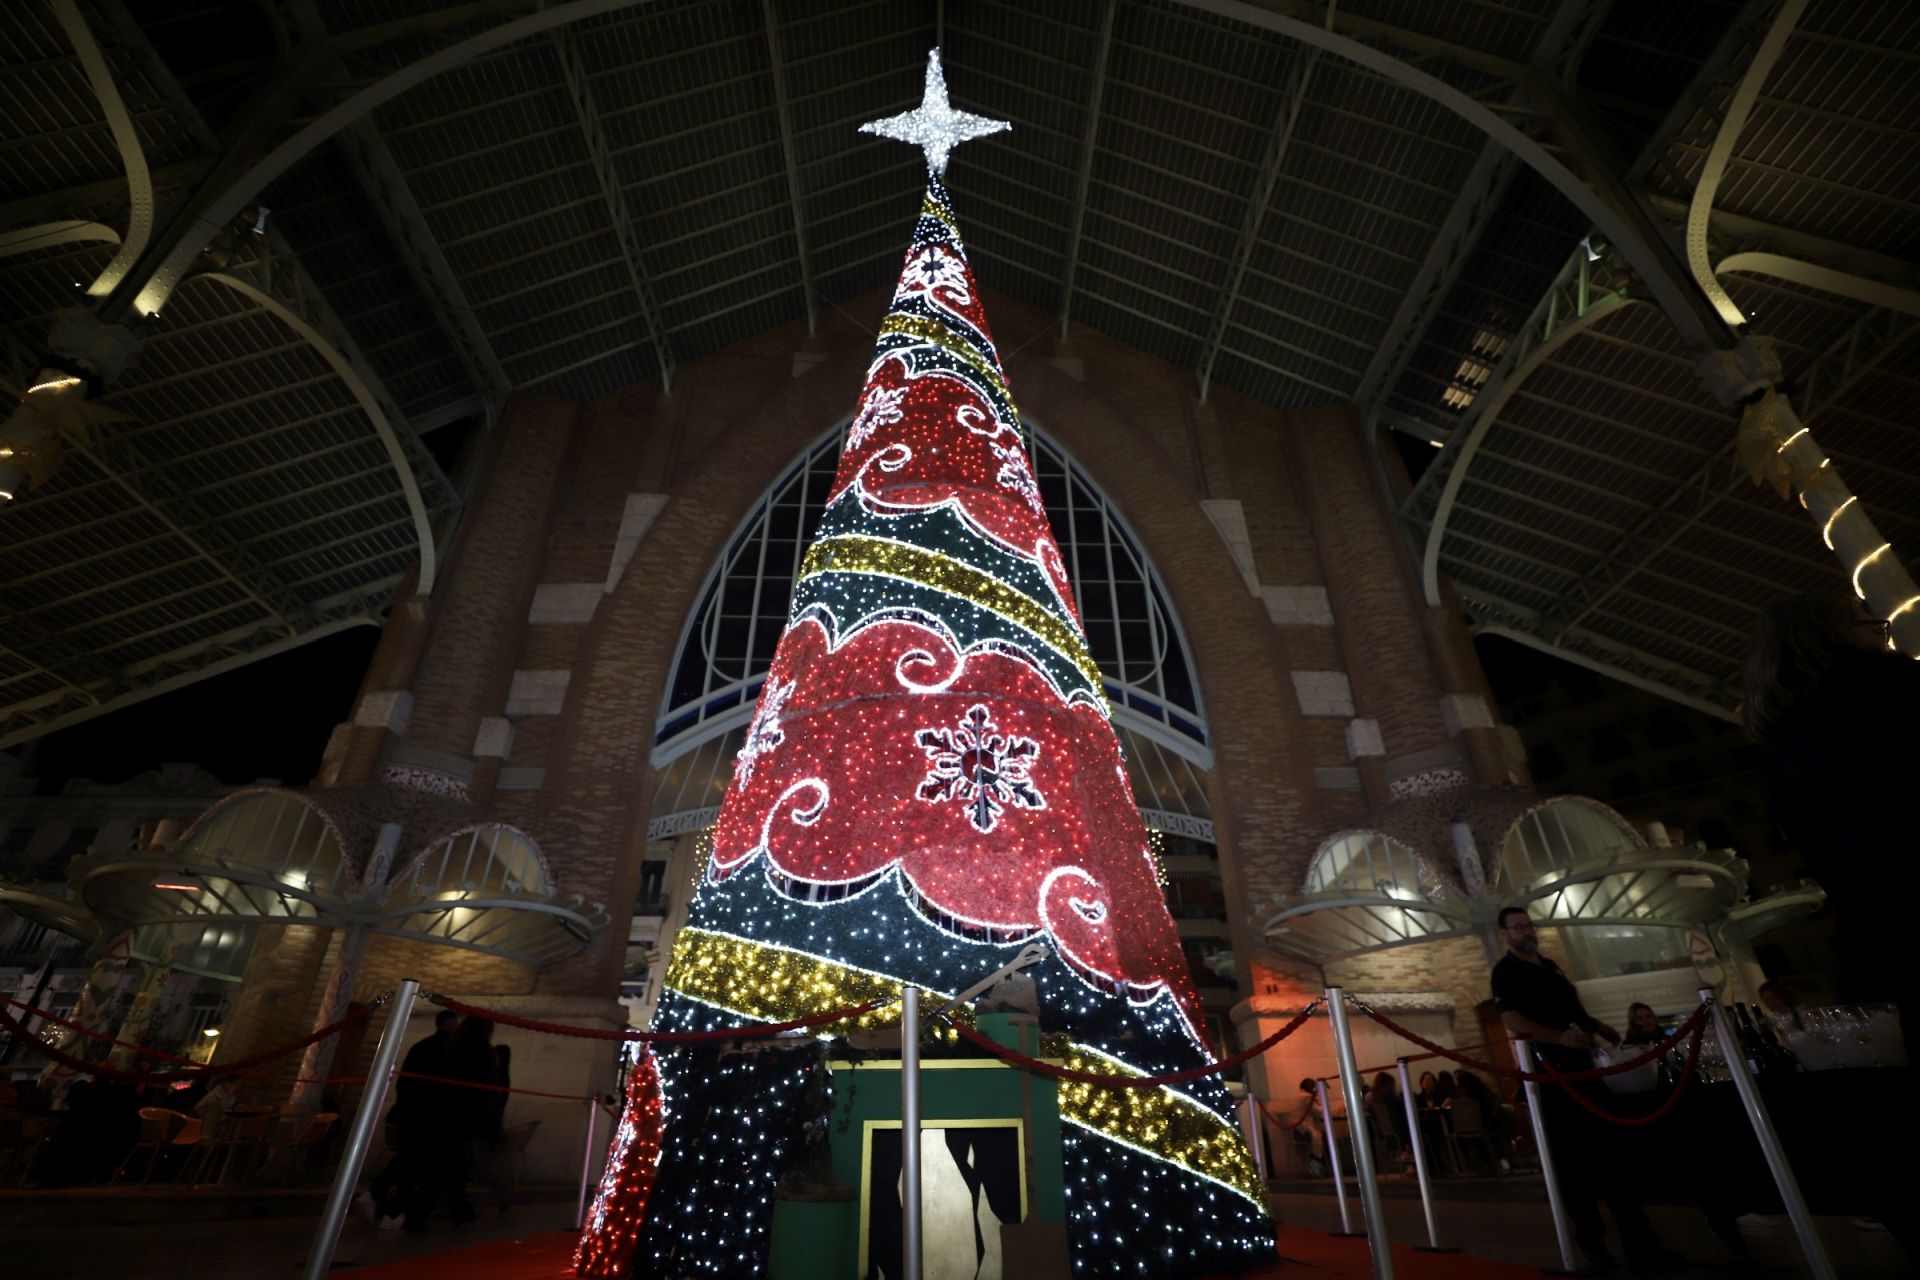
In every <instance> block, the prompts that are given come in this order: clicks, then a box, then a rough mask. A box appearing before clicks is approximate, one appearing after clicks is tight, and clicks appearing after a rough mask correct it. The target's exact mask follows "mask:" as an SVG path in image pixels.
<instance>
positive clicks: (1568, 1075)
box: [1355, 1001, 1707, 1084]
mask: <svg viewBox="0 0 1920 1280" xmlns="http://www.w3.org/2000/svg"><path fill="white" fill-rule="evenodd" d="M1355 1003H1356V1004H1359V1002H1358V1001H1355ZM1359 1009H1360V1012H1362V1013H1364V1014H1366V1015H1367V1016H1368V1017H1369V1018H1372V1019H1373V1020H1374V1021H1375V1022H1377V1023H1379V1024H1380V1025H1381V1026H1383V1027H1385V1028H1386V1029H1387V1030H1389V1031H1391V1032H1393V1033H1394V1034H1395V1035H1397V1036H1400V1037H1401V1038H1403V1039H1406V1040H1411V1041H1412V1042H1413V1043H1415V1044H1417V1045H1419V1046H1420V1047H1421V1048H1423V1049H1431V1050H1432V1051H1433V1053H1434V1054H1435V1055H1437V1056H1439V1057H1442V1058H1451V1059H1453V1061H1455V1062H1457V1063H1459V1064H1460V1065H1461V1066H1463V1067H1472V1068H1473V1069H1474V1070H1475V1071H1484V1072H1486V1073H1487V1074H1488V1075H1494V1076H1505V1077H1507V1078H1508V1079H1510V1080H1531V1081H1533V1082H1534V1083H1535V1084H1554V1083H1561V1082H1565V1081H1571V1080H1598V1079H1600V1078H1601V1077H1602V1076H1617V1075H1619V1074H1620V1073H1622V1072H1624V1071H1631V1070H1633V1069H1634V1068H1635V1067H1644V1066H1646V1065H1647V1064H1648V1063H1649V1062H1652V1061H1653V1060H1654V1059H1655V1058H1658V1057H1659V1056H1660V1055H1661V1054H1663V1053H1666V1052H1667V1051H1668V1050H1669V1049H1672V1048H1673V1047H1674V1046H1675V1045H1677V1044H1679V1043H1680V1041H1681V1040H1682V1039H1684V1038H1685V1037H1687V1036H1688V1035H1691V1034H1692V1033H1693V1031H1694V1029H1695V1028H1696V1027H1701V1026H1704V1025H1705V1022H1706V1017H1707V1006H1706V1005H1704V1004H1702V1005H1701V1006H1700V1007H1699V1008H1698V1009H1695V1010H1694V1011H1693V1013H1692V1014H1691V1015H1690V1016H1689V1017H1688V1018H1687V1020H1686V1021H1685V1022H1683V1023H1681V1024H1680V1025H1679V1026H1677V1027H1675V1028H1674V1029H1673V1034H1672V1035H1670V1036H1668V1037H1667V1038H1666V1039H1665V1040H1662V1041H1661V1042H1660V1043H1659V1044H1656V1045H1654V1046H1653V1047H1652V1048H1651V1049H1648V1050H1647V1051H1646V1052H1645V1053H1643V1054H1641V1055H1639V1056H1638V1057H1635V1058H1629V1059H1627V1060H1626V1061H1625V1062H1616V1063H1614V1064H1613V1065H1612V1066H1608V1067H1588V1068H1586V1069H1584V1070H1580V1071H1522V1070H1520V1069H1519V1068H1518V1067H1502V1066H1496V1065H1495V1064H1494V1063H1491V1062H1481V1061H1479V1060H1478V1059H1476V1058H1469V1057H1467V1056H1466V1055H1465V1054H1464V1053H1461V1052H1459V1051H1458V1050H1455V1049H1449V1048H1447V1046H1445V1045H1443V1044H1435V1043H1434V1042H1433V1041H1431V1040H1429V1039H1427V1038H1426V1037H1425V1036H1423V1035H1421V1034H1420V1033H1419V1032H1417V1031H1410V1030H1408V1029H1407V1028H1406V1027H1403V1026H1401V1025H1400V1024H1399V1023H1397V1022H1395V1021H1394V1020H1393V1019H1391V1018H1389V1017H1388V1016H1387V1015H1386V1014H1384V1013H1380V1012H1377V1011H1375V1010H1373V1009H1369V1008H1367V1006H1365V1005H1363V1004H1360V1005H1359Z"/></svg>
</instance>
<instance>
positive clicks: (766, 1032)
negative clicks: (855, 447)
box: [428, 996, 886, 1044]
mask: <svg viewBox="0 0 1920 1280" xmlns="http://www.w3.org/2000/svg"><path fill="white" fill-rule="evenodd" d="M428 998H429V999H431V1000H432V1001H433V1003H435V1004H437V1005H440V1006H442V1007H443V1008H447V1009H451V1010H453V1011H454V1012H455V1013H458V1014H464V1015H466V1016H467V1017H472V1018H485V1019H487V1020H488V1021H489V1022H497V1023H499V1024H501V1025H502V1026H507V1027H519V1028H520V1029H521V1030H522V1031H544V1032H545V1033H546V1034H548V1035H550V1036H573V1037H574V1038H576V1039H580V1040H644V1041H646V1042H648V1043H649V1044H696V1043H699V1042H701V1041H713V1040H753V1039H764V1038H766V1037H767V1036H770V1035H774V1034H776V1033H778V1032H781V1031H800V1030H803V1029H805V1028H807V1027H818V1026H824V1025H825V1024H827V1023H829V1022H842V1021H845V1020H846V1019H848V1018H857V1017H859V1016H860V1015H861V1014H863V1013H868V1012H871V1011H872V1010H874V1009H878V1008H879V1007H880V1006H881V1005H883V1004H885V1003H886V1001H885V1000H869V1001H867V1002H866V1003H865V1004H856V1005H849V1006H848V1007H846V1008H844V1009H830V1010H828V1011H827V1012H825V1013H816V1014H813V1015H812V1016H811V1017H806V1018H795V1019H793V1020H792V1021H791V1022H755V1023H751V1024H749V1025H747V1026H744V1027H722V1028H721V1029H720V1030H718V1031H603V1030H601V1029H599V1028H597V1027H569V1026H564V1025H562V1024H560V1023H558V1022H542V1021H540V1020H539V1019H538V1018H522V1017H520V1016H519V1015H518V1014H512V1013H500V1012H498V1011H496V1010H493V1009H482V1008H481V1007H480V1006H478V1005H471V1004H468V1003H466V1001H464V1000H456V999H454V998H453V997H452V996H430V997H428Z"/></svg>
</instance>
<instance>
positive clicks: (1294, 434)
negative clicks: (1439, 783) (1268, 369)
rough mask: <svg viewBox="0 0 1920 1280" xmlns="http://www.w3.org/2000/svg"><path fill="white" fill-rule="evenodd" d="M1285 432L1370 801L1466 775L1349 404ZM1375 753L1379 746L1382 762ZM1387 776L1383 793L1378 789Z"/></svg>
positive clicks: (1411, 586) (1394, 533) (1421, 618)
mask: <svg viewBox="0 0 1920 1280" xmlns="http://www.w3.org/2000/svg"><path fill="white" fill-rule="evenodd" d="M1288 438H1289V441H1290V444H1291V456H1292V461H1293V467H1294V470H1295V472H1296V473H1297V474H1298V475H1299V476H1300V485H1299V488H1300V492H1301V494H1302V496H1303V497H1304V498H1305V500H1306V503H1307V507H1308V510H1309V512H1310V513H1311V515H1312V518H1313V531H1314V537H1315V539H1316V542H1317V544H1318V547H1319V551H1320V568H1321V572H1322V574H1323V575H1324V577H1325V580H1326V584H1327V595H1328V597H1329V599H1330V601H1331V603H1332V605H1333V617H1334V624H1335V629H1336V631H1337V632H1338V635H1339V640H1340V648H1341V652H1342V654H1343V656H1344V658H1345V663H1346V669H1347V674H1348V678H1349V680H1350V682H1351V687H1352V695H1353V712H1352V714H1354V715H1355V716H1356V717H1357V723H1356V725H1355V733H1356V737H1355V741H1354V742H1353V743H1352V744H1350V749H1351V750H1352V752H1353V754H1352V758H1353V759H1354V761H1355V762H1356V766H1362V770H1361V783H1362V786H1363V787H1364V788H1366V795H1367V800H1368V803H1369V805H1370V807H1375V808H1377V807H1379V805H1380V804H1382V803H1383V802H1386V801H1388V800H1391V799H1394V798H1397V794H1398V788H1396V787H1395V786H1394V784H1396V783H1401V782H1404V781H1405V780H1407V779H1410V778H1414V777H1417V776H1421V775H1425V776H1429V777H1439V776H1443V771H1445V770H1453V771H1456V772H1458V773H1459V774H1460V776H1461V779H1462V780H1464V779H1465V777H1466V764H1467V761H1466V757H1465V755H1464V753H1463V752H1462V751H1461V750H1460V748H1459V747H1457V746H1456V745H1455V744H1454V743H1453V741H1452V740H1451V735H1450V734H1449V733H1448V732H1447V729H1448V726H1447V723H1446V721H1445V719H1444V713H1443V704H1442V699H1441V687H1440V682H1439V681H1438V680H1437V679H1436V678H1435V672H1434V670H1433V667H1432V664H1431V662H1430V661H1429V658H1428V653H1427V645H1426V643H1425V641H1426V626H1427V618H1426V610H1425V609H1424V608H1423V607H1421V605H1420V603H1419V601H1418V599H1417V597H1416V596H1415V595H1414V594H1413V592H1414V590H1415V589H1416V584H1415V583H1413V582H1412V580H1411V579H1410V577H1409V576H1408V574H1407V572H1406V566H1405V564H1404V557H1403V555H1402V554H1401V550H1400V547H1399V545H1398V543H1399V539H1400V533H1399V530H1398V529H1396V528H1395V527H1394V523H1393V518H1392V516H1391V514H1390V513H1389V512H1388V511H1387V510H1386V509H1385V506H1384V504H1383V503H1382V502H1381V499H1380V495H1379V491H1378V486H1377V485H1376V484H1375V482H1374V479H1373V473H1372V467H1371V464H1370V462H1369V460H1368V458H1367V455H1366V449H1365V447H1364V442H1363V441H1362V439H1361V435H1360V430H1359V427H1358V424H1357V423H1356V422H1355V420H1354V417H1353V414H1352V412H1351V410H1349V409H1346V408H1338V409H1325V410H1316V411H1312V412H1305V413H1297V414H1294V415H1292V426H1291V430H1290V431H1289V433H1288ZM1374 751H1379V752H1380V753H1381V755H1380V757H1379V758H1378V764H1377V769H1376V764H1375V759H1374V757H1373V754H1372V753H1373V752H1374ZM1370 779H1371V780H1373V785H1372V786H1368V785H1367V784H1368V782H1369V780H1370ZM1382 781H1384V783H1385V784H1386V785H1387V790H1388V794H1387V795H1386V796H1381V795H1379V794H1377V789H1378V787H1379V785H1380V783H1381V782H1382Z"/></svg>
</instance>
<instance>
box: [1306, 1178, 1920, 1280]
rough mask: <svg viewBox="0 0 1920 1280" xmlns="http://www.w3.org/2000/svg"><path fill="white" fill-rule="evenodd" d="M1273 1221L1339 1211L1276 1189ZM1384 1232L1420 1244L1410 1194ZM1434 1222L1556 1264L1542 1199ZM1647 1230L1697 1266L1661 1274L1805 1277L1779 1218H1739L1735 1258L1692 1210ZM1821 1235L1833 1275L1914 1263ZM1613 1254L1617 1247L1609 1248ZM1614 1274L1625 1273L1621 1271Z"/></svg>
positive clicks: (1659, 1210)
mask: <svg viewBox="0 0 1920 1280" xmlns="http://www.w3.org/2000/svg"><path fill="white" fill-rule="evenodd" d="M1272 1201H1273V1203H1274V1204H1275V1206H1276V1208H1277V1211H1278V1213H1279V1215H1280V1218H1281V1221H1282V1222H1284V1223H1285V1224H1286V1225H1288V1226H1290V1227H1303V1228H1315V1229H1319V1230H1323V1231H1331V1230H1336V1229H1338V1227H1339V1226H1340V1211H1339V1207H1338V1205H1337V1204H1336V1203H1335V1201H1334V1199H1333V1197H1332V1196H1331V1195H1302V1194H1280V1195H1276V1196H1274V1197H1272ZM1351 1208H1352V1211H1353V1220H1354V1222H1355V1224H1356V1225H1357V1224H1358V1223H1359V1221H1360V1206H1359V1203H1358V1202H1357V1201H1354V1202H1351ZM1381 1208H1382V1211H1383V1212H1384V1214H1385V1216H1386V1220H1387V1234H1388V1235H1389V1236H1390V1237H1392V1238H1393V1239H1394V1240H1396V1241H1407V1242H1420V1243H1424V1242H1425V1240H1426V1238H1427V1236H1426V1230H1427V1228H1426V1220H1425V1218H1423V1217H1422V1215H1421V1211H1420V1202H1419V1201H1418V1200H1402V1199H1389V1200H1385V1201H1383V1202H1382V1205H1381ZM1435 1211H1436V1214H1437V1216H1438V1218H1439V1221H1440V1232H1441V1235H1440V1238H1441V1241H1442V1242H1443V1243H1445V1244H1449V1245H1454V1246H1457V1247H1459V1248H1461V1249H1464V1250H1465V1251H1466V1252H1468V1253H1472V1254H1478V1255H1479V1256H1481V1257H1484V1258H1498V1259H1501V1260H1503V1261H1508V1262H1524V1263H1529V1264H1532V1265H1535V1266H1540V1267H1557V1266H1559V1265H1560V1260H1559V1259H1560V1254H1559V1246H1558V1245H1557V1244H1556V1243H1555V1240H1554V1234H1553V1221H1552V1219H1551V1217H1549V1215H1548V1213H1547V1207H1546V1205H1545V1204H1539V1203H1534V1204H1527V1203H1497V1202H1495V1203H1489V1202H1486V1201H1480V1202H1476V1203H1470V1204H1468V1203H1448V1202H1446V1201H1444V1200H1443V1201H1440V1202H1439V1203H1438V1204H1437V1205H1436V1207H1435ZM1647 1212H1648V1214H1649V1216H1650V1217H1652V1219H1653V1223H1654V1228H1655V1230H1657V1231H1658V1232H1659V1233H1660V1238H1661V1239H1662V1240H1663V1241H1664V1242H1665V1243H1666V1245H1667V1247H1668V1248H1670V1249H1673V1250H1674V1251H1676V1252H1678V1253H1680V1254H1682V1255H1683V1256H1685V1257H1687V1258H1688V1259H1690V1260H1692V1261H1693V1262H1695V1263H1697V1264H1699V1265H1698V1266H1697V1267H1695V1268H1694V1269H1692V1270H1689V1271H1686V1272H1679V1273H1668V1274H1669V1275H1680V1276H1701V1277H1709V1276H1710V1277H1714V1278H1715V1280H1719V1278H1721V1277H1726V1278H1727V1280H1732V1277H1736V1276H1739V1277H1754V1278H1755V1280H1773V1278H1775V1277H1778V1278H1779V1280H1789V1278H1792V1280H1805V1277H1806V1275H1807V1274H1808V1272H1807V1267H1806V1263H1805V1262H1804V1261H1803V1260H1802V1257H1801V1253H1800V1245H1799V1243H1798V1241H1796V1240H1795V1238H1794V1234H1793V1228H1792V1226H1791V1224H1789V1223H1788V1221H1787V1219H1786V1218H1784V1217H1778V1218H1759V1217H1752V1218H1743V1219H1742V1220H1741V1234H1742V1236H1743V1237H1744V1238H1745V1240H1746V1242H1747V1248H1748V1250H1749V1251H1750V1252H1751V1254H1752V1258H1751V1260H1750V1261H1747V1262H1741V1261H1739V1260H1738V1259H1736V1258H1735V1257H1734V1255H1733V1252H1732V1251H1731V1250H1730V1249H1729V1248H1728V1247H1727V1246H1726V1245H1725V1244H1722V1243H1721V1242H1720V1240H1719V1239H1717V1238H1716V1237H1715V1236H1714V1234H1713V1232H1712V1231H1711V1230H1709V1229H1708V1227H1707V1224H1706V1220H1705V1219H1704V1218H1703V1217H1701V1215H1700V1213H1699V1212H1698V1211H1697V1210H1694V1209H1683V1208H1677V1207H1672V1206H1666V1205H1653V1206H1649V1208H1648V1211H1647ZM1818 1226H1819V1228H1820V1235H1821V1238H1822V1239H1823V1240H1824V1241H1825V1242H1826V1246H1827V1254H1828V1256H1829V1257H1830V1258H1831V1259H1832V1261H1833V1265H1834V1269H1835V1271H1836V1272H1838V1274H1840V1275H1843V1276H1846V1277H1848V1280H1878V1278H1879V1277H1888V1278H1889V1280H1891V1278H1892V1277H1905V1276H1911V1275H1914V1274H1915V1270H1914V1267H1913V1266H1912V1265H1911V1264H1910V1263H1909V1261H1908V1259H1907V1256H1906V1254H1905V1252H1904V1251H1902V1249H1901V1248H1900V1246H1899V1245H1898V1244H1897V1243H1896V1242H1895V1241H1894V1239H1893V1237H1892V1236H1891V1235H1889V1234H1888V1233H1887V1232H1885V1231H1870V1230H1863V1229H1861V1228H1859V1227H1857V1226H1855V1225H1854V1224H1853V1223H1852V1222H1851V1221H1850V1220H1849V1219H1846V1218H1821V1219H1818ZM1615 1252H1618V1247H1617V1246H1616V1248H1615ZM1616 1274H1626V1273H1625V1272H1624V1271H1623V1272H1619V1273H1616Z"/></svg>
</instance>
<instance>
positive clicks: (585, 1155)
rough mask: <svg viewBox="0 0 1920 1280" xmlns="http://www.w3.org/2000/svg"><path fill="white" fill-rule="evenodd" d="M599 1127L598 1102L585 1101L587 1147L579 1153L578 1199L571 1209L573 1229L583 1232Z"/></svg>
mask: <svg viewBox="0 0 1920 1280" xmlns="http://www.w3.org/2000/svg"><path fill="white" fill-rule="evenodd" d="M599 1127H600V1100H599V1099H598V1098H588V1099H587V1146H586V1149H585V1150H584V1151H582V1152H581V1153H580V1199H579V1200H578V1201H577V1202H575V1204H574V1207H573V1229H574V1230H575V1231H584V1230H586V1226H587V1189H588V1188H589V1187H590V1186H592V1179H593V1131H594V1130H595V1129H597V1128H599Z"/></svg>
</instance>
